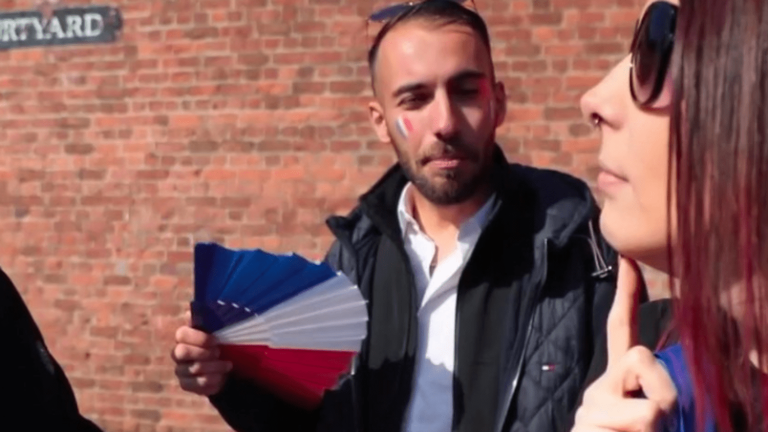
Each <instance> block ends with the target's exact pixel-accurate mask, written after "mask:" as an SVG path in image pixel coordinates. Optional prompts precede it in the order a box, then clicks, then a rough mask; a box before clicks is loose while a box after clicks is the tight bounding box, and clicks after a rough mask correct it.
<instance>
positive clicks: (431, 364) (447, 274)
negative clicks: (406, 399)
mask: <svg viewBox="0 0 768 432" xmlns="http://www.w3.org/2000/svg"><path fill="white" fill-rule="evenodd" d="M412 187H413V186H412V184H410V183H409V184H408V185H407V186H406V187H405V189H403V192H402V194H401V196H400V201H399V203H398V208H397V214H398V219H399V222H400V229H401V231H402V233H403V241H404V243H405V250H406V251H407V252H408V256H409V258H410V261H411V267H412V268H413V273H414V276H415V278H416V281H415V282H416V289H417V292H418V295H419V308H418V322H419V341H418V342H419V343H418V349H417V352H416V365H415V370H414V379H413V389H412V394H411V401H410V404H409V406H408V409H407V411H406V416H405V425H404V426H405V427H404V428H403V430H405V431H406V432H449V431H450V430H451V426H452V423H453V361H454V355H455V344H454V341H455V327H456V291H457V288H458V284H459V278H460V277H461V273H462V271H463V270H464V266H465V265H466V264H467V261H469V257H470V256H471V254H472V250H473V249H474V247H475V244H476V243H477V240H478V238H479V237H480V233H481V232H482V230H483V229H484V228H485V225H486V224H487V223H488V221H489V220H490V219H491V216H492V215H493V213H494V212H495V211H496V209H497V208H498V202H497V200H496V198H495V195H494V196H492V197H491V198H490V199H488V201H487V202H486V203H485V204H484V205H483V207H482V208H480V210H478V211H477V213H475V215H474V216H472V217H471V218H470V219H468V220H467V221H465V222H464V223H463V224H462V225H461V227H460V228H459V233H458V237H457V239H456V249H454V251H453V252H452V253H451V254H450V255H449V256H447V257H445V258H444V259H443V260H442V261H441V262H440V263H438V264H437V266H436V267H435V269H434V271H433V273H432V275H431V276H430V271H429V269H430V266H431V264H432V262H433V260H434V259H435V253H436V252H437V247H436V246H435V243H434V242H433V241H432V240H431V239H430V238H429V237H427V235H426V234H424V232H423V231H422V230H421V228H420V227H419V224H418V222H416V220H415V219H414V217H413V198H412V195H411V188H412Z"/></svg>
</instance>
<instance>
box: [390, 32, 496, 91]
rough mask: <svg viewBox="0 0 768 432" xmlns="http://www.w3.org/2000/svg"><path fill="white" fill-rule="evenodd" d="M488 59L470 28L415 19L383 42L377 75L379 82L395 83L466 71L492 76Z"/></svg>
mask: <svg viewBox="0 0 768 432" xmlns="http://www.w3.org/2000/svg"><path fill="white" fill-rule="evenodd" d="M489 60H490V59H489V55H488V49H487V47H486V46H485V44H484V42H483V40H482V39H481V38H480V36H479V35H478V34H477V33H476V32H475V31H474V30H473V29H471V28H470V27H468V26H466V25H462V24H440V23H431V22H425V21H418V20H416V21H412V22H408V23H404V24H401V25H399V26H397V27H396V28H394V29H392V30H391V32H390V33H389V34H387V35H386V36H385V37H384V39H383V40H382V41H381V45H380V46H379V52H378V59H377V61H376V74H375V75H376V76H378V77H379V79H378V80H377V81H379V83H382V84H394V83H395V82H399V81H408V80H418V79H422V78H427V77H430V76H432V77H435V76H445V75H451V74H452V73H459V72H461V71H464V70H467V69H474V70H479V71H481V72H484V73H489V72H490V70H489V67H490V61H489ZM445 77H446V78H448V76H445ZM394 85H399V84H394Z"/></svg>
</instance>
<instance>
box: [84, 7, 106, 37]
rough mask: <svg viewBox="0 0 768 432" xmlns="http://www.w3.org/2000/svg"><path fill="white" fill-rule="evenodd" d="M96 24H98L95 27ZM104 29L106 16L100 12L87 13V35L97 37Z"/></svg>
mask: <svg viewBox="0 0 768 432" xmlns="http://www.w3.org/2000/svg"><path fill="white" fill-rule="evenodd" d="M94 24H97V25H96V27H95V28H94ZM103 30H104V18H102V17H101V15H99V14H95V13H88V14H85V36H86V37H95V36H98V35H100V34H101V32H102V31H103Z"/></svg>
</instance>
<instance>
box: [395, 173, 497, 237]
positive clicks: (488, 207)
mask: <svg viewBox="0 0 768 432" xmlns="http://www.w3.org/2000/svg"><path fill="white" fill-rule="evenodd" d="M412 186H413V183H410V182H408V184H406V185H405V187H404V188H403V191H402V193H400V199H399V200H398V202H397V220H398V223H399V224H400V232H401V233H402V235H403V237H405V236H406V235H407V234H408V230H409V229H413V230H416V231H417V232H420V231H421V228H420V227H419V223H418V222H416V219H415V218H414V217H413V195H412V193H413V191H412V189H411V188H412ZM499 204H500V201H499V200H498V199H497V197H496V193H493V194H492V195H491V196H490V198H488V200H487V201H486V202H485V204H483V206H482V207H480V209H479V210H478V211H477V212H476V213H475V214H474V216H472V217H471V218H469V219H467V220H466V221H464V223H463V224H462V225H461V227H460V228H459V241H461V240H462V239H463V237H465V236H466V235H472V234H473V233H479V232H480V231H482V230H483V229H484V228H485V226H486V225H487V224H488V222H489V221H490V220H491V218H492V217H493V215H494V214H495V213H496V211H497V210H498V208H499Z"/></svg>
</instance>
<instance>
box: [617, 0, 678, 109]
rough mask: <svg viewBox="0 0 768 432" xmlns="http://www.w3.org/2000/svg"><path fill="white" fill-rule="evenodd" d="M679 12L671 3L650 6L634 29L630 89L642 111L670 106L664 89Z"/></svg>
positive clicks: (667, 94)
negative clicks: (643, 109)
mask: <svg viewBox="0 0 768 432" xmlns="http://www.w3.org/2000/svg"><path fill="white" fill-rule="evenodd" d="M677 11H678V7H677V6H676V5H674V4H672V3H668V2H665V1H659V2H655V3H651V4H650V6H648V9H646V11H645V13H644V14H643V16H642V17H641V18H640V21H639V22H638V24H637V26H636V28H635V34H634V37H633V38H632V45H631V47H630V53H631V68H630V72H629V89H630V92H631V93H632V99H634V101H635V103H637V104H638V105H640V106H641V107H643V108H651V109H659V108H664V107H666V106H667V105H669V103H670V102H671V100H670V99H671V98H670V92H669V91H666V92H665V88H664V86H665V85H666V82H667V76H668V74H669V72H670V71H669V66H670V62H671V60H672V50H673V48H674V46H675V27H676V25H677ZM666 90H668V89H666Z"/></svg>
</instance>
